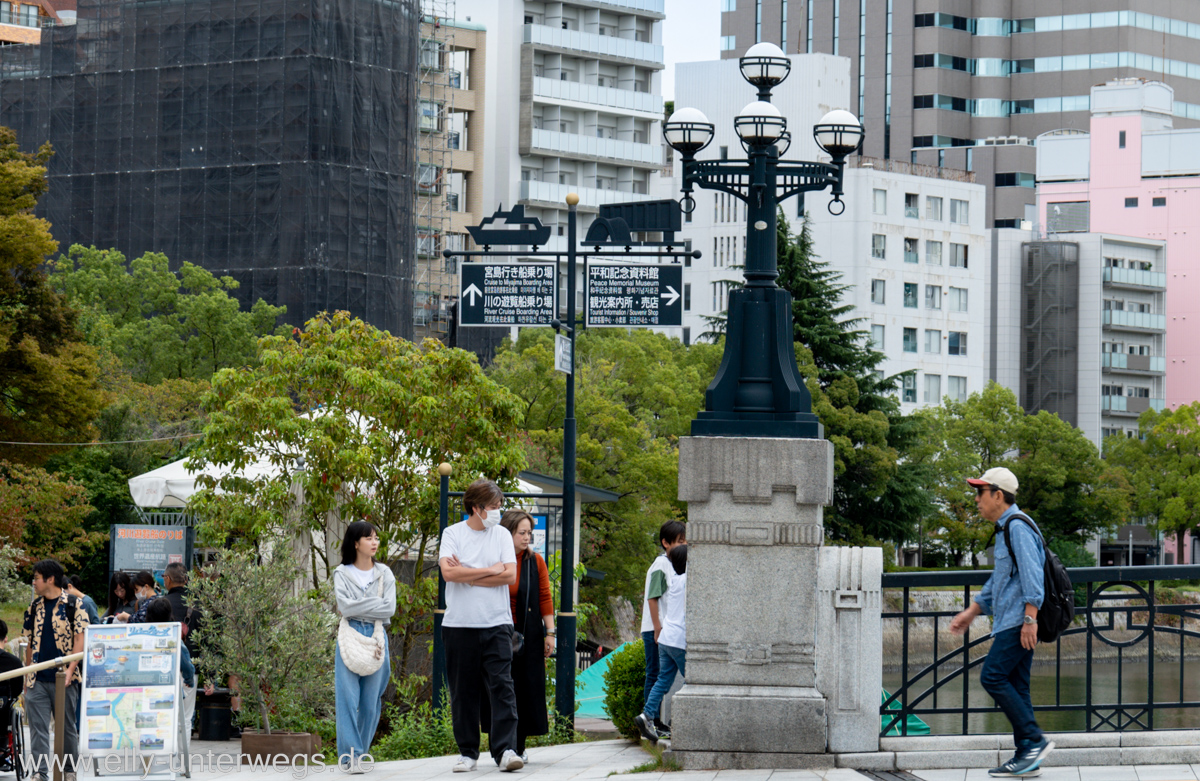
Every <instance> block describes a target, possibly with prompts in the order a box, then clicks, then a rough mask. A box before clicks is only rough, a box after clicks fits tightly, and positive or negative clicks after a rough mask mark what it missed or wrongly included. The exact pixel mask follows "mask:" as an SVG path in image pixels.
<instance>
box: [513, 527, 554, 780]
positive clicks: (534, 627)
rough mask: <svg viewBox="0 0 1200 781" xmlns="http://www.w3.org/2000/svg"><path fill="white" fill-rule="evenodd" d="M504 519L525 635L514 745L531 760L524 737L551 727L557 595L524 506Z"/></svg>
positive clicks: (517, 623)
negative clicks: (549, 663)
mask: <svg viewBox="0 0 1200 781" xmlns="http://www.w3.org/2000/svg"><path fill="white" fill-rule="evenodd" d="M500 524H501V525H502V526H504V528H506V529H508V530H509V531H510V532H512V536H513V547H514V548H515V549H516V552H517V574H518V578H517V582H516V583H513V584H512V585H510V586H509V587H508V593H509V597H510V598H511V600H512V615H513V629H514V630H515V631H517V632H520V633H521V634H522V635H524V636H525V645H524V648H523V649H522V650H521V652H520V653H519V654H514V655H513V662H512V678H513V690H514V691H515V692H516V694H517V748H516V750H517V753H518V754H520V755H521V759H522V760H524V761H525V763H526V764H528V762H529V758H528V756H526V753H525V739H526V738H527V737H529V736H530V735H545V734H546V733H547V732H549V731H550V725H549V722H548V719H547V718H546V659H548V658H549V657H550V654H551V653H553V652H554V599H553V597H551V595H550V573H549V572H548V571H547V569H546V560H545V559H543V558H542V557H541V555H539V554H538V553H537V551H535V550H533V548H532V547H530V544H531V543H532V542H533V518H532V517H531V516H530V515H529V513H527V512H525V511H524V510H509V511H508V512H506V513H504V516H503V517H502V518H501V519H500ZM531 589H532V590H533V593H531Z"/></svg>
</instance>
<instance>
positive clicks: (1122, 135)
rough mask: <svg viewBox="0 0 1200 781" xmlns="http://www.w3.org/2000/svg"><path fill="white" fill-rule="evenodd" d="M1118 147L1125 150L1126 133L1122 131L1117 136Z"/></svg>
mask: <svg viewBox="0 0 1200 781" xmlns="http://www.w3.org/2000/svg"><path fill="white" fill-rule="evenodd" d="M1117 146H1118V147H1119V148H1121V149H1124V148H1125V131H1124V130H1122V131H1121V132H1120V133H1118V134H1117Z"/></svg>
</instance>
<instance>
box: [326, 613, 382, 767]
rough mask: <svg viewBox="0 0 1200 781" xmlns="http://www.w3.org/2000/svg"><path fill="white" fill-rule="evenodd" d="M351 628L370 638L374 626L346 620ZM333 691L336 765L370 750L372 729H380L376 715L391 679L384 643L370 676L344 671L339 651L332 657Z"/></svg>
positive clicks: (377, 715)
mask: <svg viewBox="0 0 1200 781" xmlns="http://www.w3.org/2000/svg"><path fill="white" fill-rule="evenodd" d="M349 624H350V628H351V629H353V630H354V631H356V632H358V633H359V634H360V635H366V636H367V637H370V636H371V635H372V634H374V633H375V624H374V622H371V623H367V622H366V621H358V620H355V619H353V618H352V619H350V620H349ZM333 660H334V661H333V691H334V697H335V703H336V714H337V753H338V762H339V763H345V762H349V761H350V756H351V752H352V751H353V757H354V759H355V761H357V760H358V757H361V756H362V755H363V754H366V753H367V752H368V751H369V750H370V749H371V740H372V738H374V737H375V728H376V727H378V726H379V711H380V709H381V707H382V705H383V690H384V689H386V688H387V685H388V681H389V680H390V679H391V676H392V665H391V657H390V656H389V654H388V647H387V644H386V642H385V644H384V646H383V664H381V665H379V669H378V670H376V671H375V672H374V673H372V674H371V675H357V674H355V673H352V672H350V670H348V669H346V665H345V663H344V662H343V661H342V651H341V649H340V648H339V649H337V652H336V653H335V654H334V655H333Z"/></svg>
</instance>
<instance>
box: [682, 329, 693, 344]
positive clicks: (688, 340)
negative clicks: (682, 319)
mask: <svg viewBox="0 0 1200 781" xmlns="http://www.w3.org/2000/svg"><path fill="white" fill-rule="evenodd" d="M691 344H692V329H690V328H688V327H687V326H684V327H683V346H684V347H689V346H691Z"/></svg>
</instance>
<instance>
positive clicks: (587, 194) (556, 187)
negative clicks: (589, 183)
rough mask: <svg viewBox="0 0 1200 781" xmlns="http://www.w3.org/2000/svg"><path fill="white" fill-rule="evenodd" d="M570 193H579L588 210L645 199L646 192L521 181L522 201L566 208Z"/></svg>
mask: <svg viewBox="0 0 1200 781" xmlns="http://www.w3.org/2000/svg"><path fill="white" fill-rule="evenodd" d="M568 193H577V194H578V195H579V208H580V209H584V210H588V209H589V207H590V208H591V209H595V208H597V207H599V206H605V205H607V204H610V203H630V202H632V201H644V200H645V199H646V195H645V194H644V193H631V192H625V191H624V190H601V189H597V188H595V187H579V186H577V185H573V184H553V183H551V182H531V181H523V182H521V203H525V202H527V201H540V202H542V203H552V204H555V205H557V206H559V207H560V208H563V209H565V208H566V198H567V194H568Z"/></svg>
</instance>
